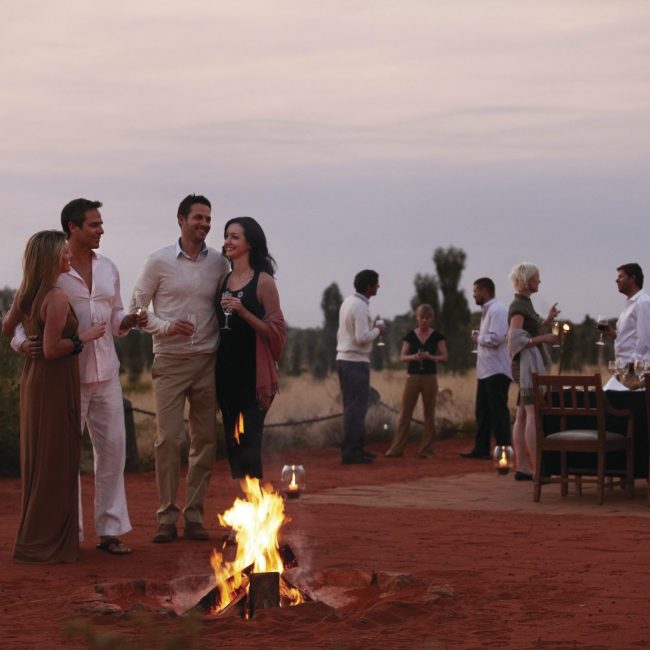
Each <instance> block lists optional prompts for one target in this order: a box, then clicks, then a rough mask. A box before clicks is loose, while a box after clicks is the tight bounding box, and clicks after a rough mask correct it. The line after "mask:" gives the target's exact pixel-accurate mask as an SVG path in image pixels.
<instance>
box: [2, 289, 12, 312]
mask: <svg viewBox="0 0 650 650" xmlns="http://www.w3.org/2000/svg"><path fill="white" fill-rule="evenodd" d="M15 294H16V290H15V289H10V288H9V287H4V288H2V289H0V311H2V313H3V314H5V313H7V312H8V311H9V307H11V303H12V302H13V301H14V295H15Z"/></svg>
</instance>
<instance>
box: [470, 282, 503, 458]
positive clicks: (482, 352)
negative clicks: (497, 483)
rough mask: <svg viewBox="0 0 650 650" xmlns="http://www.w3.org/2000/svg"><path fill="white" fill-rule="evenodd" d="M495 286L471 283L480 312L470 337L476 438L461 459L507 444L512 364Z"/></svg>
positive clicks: (485, 454)
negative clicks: (473, 352)
mask: <svg viewBox="0 0 650 650" xmlns="http://www.w3.org/2000/svg"><path fill="white" fill-rule="evenodd" d="M494 294H495V288H494V282H493V281H492V280H491V279H490V278H479V279H478V280H476V281H475V282H474V291H473V295H474V300H475V301H476V304H477V305H479V307H480V308H481V312H482V313H481V325H480V328H479V333H478V336H476V335H474V336H472V343H473V344H474V345H475V346H476V347H477V355H476V357H477V358H476V379H477V382H476V436H475V439H474V448H473V449H472V450H471V451H468V452H465V453H461V456H462V457H463V458H485V459H489V458H491V457H492V455H491V453H490V452H491V444H490V443H491V440H492V436H494V438H495V440H496V444H497V445H509V444H510V411H509V410H508V389H509V387H510V382H511V381H512V364H511V361H510V356H509V355H508V346H507V337H508V310H507V309H506V308H505V307H504V306H503V305H502V304H501V303H500V302H498V301H497V299H496V298H495V297H494Z"/></svg>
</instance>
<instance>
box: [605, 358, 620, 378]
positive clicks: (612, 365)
mask: <svg viewBox="0 0 650 650" xmlns="http://www.w3.org/2000/svg"><path fill="white" fill-rule="evenodd" d="M607 372H608V373H609V374H610V376H611V377H615V376H616V375H617V373H618V366H617V365H616V360H611V361H608V362H607Z"/></svg>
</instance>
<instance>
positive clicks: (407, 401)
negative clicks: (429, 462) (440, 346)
mask: <svg viewBox="0 0 650 650" xmlns="http://www.w3.org/2000/svg"><path fill="white" fill-rule="evenodd" d="M420 395H421V396H422V407H423V411H424V426H423V428H422V440H421V442H420V450H419V454H420V455H422V456H428V455H429V454H431V453H432V452H433V440H434V438H435V435H436V428H435V415H436V396H437V395H438V376H437V375H407V376H406V382H405V383H404V392H403V393H402V407H401V409H400V412H399V421H398V423H397V431H395V436H394V437H393V442H392V443H391V446H390V449H389V450H388V451H387V452H386V455H387V456H401V455H402V454H403V453H404V448H405V447H406V443H407V441H408V437H409V430H410V427H411V417H412V416H413V411H414V410H415V405H416V404H417V401H418V397H419V396H420Z"/></svg>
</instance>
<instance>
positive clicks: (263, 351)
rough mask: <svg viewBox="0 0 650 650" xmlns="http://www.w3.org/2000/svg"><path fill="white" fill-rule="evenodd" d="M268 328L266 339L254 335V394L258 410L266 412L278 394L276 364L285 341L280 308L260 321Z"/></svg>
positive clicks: (285, 336)
mask: <svg viewBox="0 0 650 650" xmlns="http://www.w3.org/2000/svg"><path fill="white" fill-rule="evenodd" d="M262 320H263V321H264V322H265V323H266V324H267V326H268V329H269V333H268V337H262V336H260V335H259V334H257V333H255V364H256V367H257V369H256V377H255V394H256V397H257V401H258V403H259V405H260V408H261V409H263V410H264V411H267V410H268V409H269V407H270V406H271V402H272V401H273V396H274V395H275V394H276V393H277V392H279V390H280V387H279V386H278V371H277V368H276V362H277V361H279V360H280V355H281V354H282V348H283V347H284V343H285V341H286V338H287V335H286V331H285V324H284V316H283V315H282V310H281V309H280V308H278V309H276V310H274V311H271V312H268V313H266V314H265V315H264V318H263V319H262Z"/></svg>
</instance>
